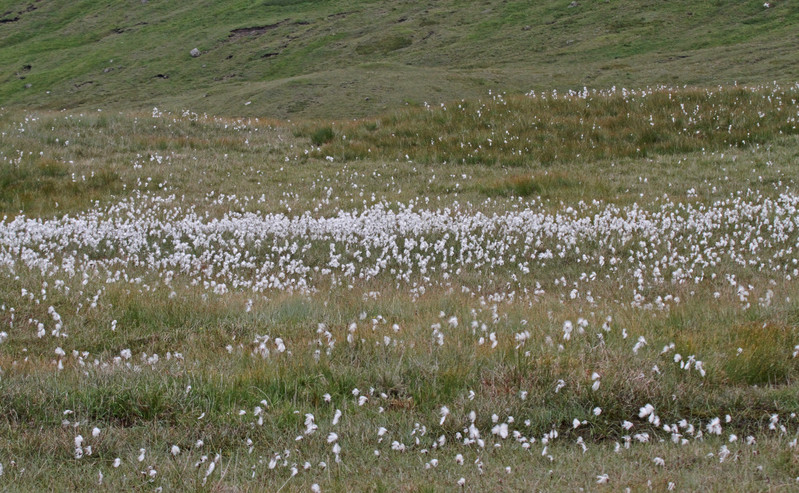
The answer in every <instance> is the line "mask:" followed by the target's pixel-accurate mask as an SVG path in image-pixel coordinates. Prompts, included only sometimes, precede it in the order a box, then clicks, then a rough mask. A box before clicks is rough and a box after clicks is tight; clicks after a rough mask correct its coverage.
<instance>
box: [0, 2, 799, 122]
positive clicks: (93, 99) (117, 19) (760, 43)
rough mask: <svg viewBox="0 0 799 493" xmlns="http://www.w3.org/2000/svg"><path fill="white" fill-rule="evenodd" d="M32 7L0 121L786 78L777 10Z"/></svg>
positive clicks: (24, 17) (21, 10)
mask: <svg viewBox="0 0 799 493" xmlns="http://www.w3.org/2000/svg"><path fill="white" fill-rule="evenodd" d="M32 5H33V7H34V9H28V6H29V4H28V3H24V2H16V1H5V2H3V5H2V6H1V7H0V11H2V12H7V13H6V14H5V16H4V17H3V18H2V19H4V20H9V21H10V20H12V19H17V18H18V20H14V21H13V22H3V23H0V74H3V75H2V76H0V101H2V104H3V105H4V106H9V105H11V106H15V107H20V106H23V107H36V108H46V109H61V108H90V109H96V108H97V107H102V108H103V109H106V110H111V109H114V110H118V109H122V110H129V109H130V108H131V107H133V108H135V109H144V110H149V109H151V108H152V107H153V106H158V107H164V108H168V109H171V110H174V111H181V110H183V109H185V108H189V109H192V110H194V111H197V112H199V113H203V112H208V113H211V114H217V115H246V116H254V115H269V116H272V117H288V118H297V117H309V116H310V117H326V118H345V117H355V116H366V115H369V116H373V115H375V114H378V113H380V112H382V111H384V110H385V109H391V108H397V107H399V106H401V105H404V104H405V103H407V102H410V103H413V104H422V103H423V102H425V101H427V102H429V103H439V102H451V101H455V100H458V99H461V98H464V97H465V98H476V97H483V96H485V94H486V93H487V91H488V89H495V90H505V91H508V92H510V93H522V92H526V91H528V90H531V89H537V90H538V89H542V88H546V89H551V88H553V87H556V88H558V89H560V90H565V89H568V88H571V89H577V88H582V87H583V86H588V87H605V88H606V87H610V86H613V85H615V86H618V87H621V86H626V87H642V86H645V85H656V84H668V85H683V84H688V85H700V86H708V85H716V84H725V85H729V84H732V83H734V82H736V81H737V82H739V83H750V84H751V83H762V82H770V81H772V80H778V81H782V82H788V81H794V80H796V79H797V77H798V76H799V73H798V72H797V69H796V67H797V66H799V59H797V54H796V50H795V49H793V48H794V46H795V44H796V33H795V29H794V27H795V26H796V24H797V22H799V17H798V15H799V14H797V12H796V9H793V8H791V4H789V3H786V2H775V3H774V5H773V6H772V8H768V9H766V8H764V7H763V5H762V3H760V4H759V3H756V2H734V1H719V2H706V3H702V4H696V3H695V2H687V1H684V0H681V1H677V2H668V3H662V2H643V3H641V2H638V3H635V4H634V5H628V4H624V3H621V2H617V1H610V2H581V3H580V5H579V6H578V7H575V8H569V2H568V1H566V0H563V1H556V2H535V3H532V4H531V3H530V2H517V1H513V2H500V1H498V0H489V1H485V2H480V3H470V4H468V5H462V4H461V3H458V2H452V1H446V2H437V3H436V4H435V5H433V4H415V3H412V2H411V3H400V4H396V3H386V2H382V1H375V0H361V1H358V2H344V1H342V0H334V1H326V2H320V1H306V2H286V3H275V2H267V3H265V4H253V3H251V2H244V1H241V0H231V1H226V2H223V3H220V2H211V1H202V2H199V3H197V2H195V3H192V4H191V5H188V4H187V5H180V6H176V5H172V4H167V3H162V2H148V3H140V4H136V5H134V6H131V5H129V4H128V3H126V2H119V1H114V2H110V3H108V4H104V5H103V6H102V7H100V6H97V5H95V4H94V3H92V2H86V1H81V2H65V1H55V2H48V3H46V4H41V5H40V4H32ZM243 30H244V31H243ZM195 47H196V48H198V49H199V50H200V51H201V52H202V55H201V56H200V57H197V58H192V57H191V56H190V55H189V51H190V50H191V49H193V48H195ZM159 74H161V75H165V76H168V78H160V77H158V75H159ZM28 85H30V86H29V87H27V86H28ZM298 85H299V86H300V88H298V87H297V86H298ZM248 101H249V102H250V103H251V104H249V105H246V106H245V103H246V102H248Z"/></svg>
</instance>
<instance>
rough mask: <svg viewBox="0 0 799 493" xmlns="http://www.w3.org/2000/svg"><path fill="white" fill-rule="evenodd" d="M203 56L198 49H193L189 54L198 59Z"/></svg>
mask: <svg viewBox="0 0 799 493" xmlns="http://www.w3.org/2000/svg"><path fill="white" fill-rule="evenodd" d="M201 54H202V53H200V50H198V49H197V48H192V50H191V51H190V52H189V55H191V56H192V57H193V58H197V57H198V56H200V55H201Z"/></svg>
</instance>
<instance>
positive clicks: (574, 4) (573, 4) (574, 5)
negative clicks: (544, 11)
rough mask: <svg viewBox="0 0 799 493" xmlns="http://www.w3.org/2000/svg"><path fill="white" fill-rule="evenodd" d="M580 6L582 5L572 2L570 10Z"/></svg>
mask: <svg viewBox="0 0 799 493" xmlns="http://www.w3.org/2000/svg"><path fill="white" fill-rule="evenodd" d="M579 6H580V4H579V3H577V2H576V1H574V2H572V3H570V4H569V8H570V9H573V8H574V7H579Z"/></svg>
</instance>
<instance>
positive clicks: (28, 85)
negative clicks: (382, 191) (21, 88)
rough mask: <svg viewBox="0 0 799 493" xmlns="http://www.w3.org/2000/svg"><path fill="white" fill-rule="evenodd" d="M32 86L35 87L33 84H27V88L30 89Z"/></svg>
mask: <svg viewBox="0 0 799 493" xmlns="http://www.w3.org/2000/svg"><path fill="white" fill-rule="evenodd" d="M31 87H33V84H25V89H30V88H31Z"/></svg>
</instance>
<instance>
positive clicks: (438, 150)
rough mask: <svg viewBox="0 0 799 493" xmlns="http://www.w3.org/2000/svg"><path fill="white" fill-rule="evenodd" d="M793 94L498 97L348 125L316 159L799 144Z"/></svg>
mask: <svg viewBox="0 0 799 493" xmlns="http://www.w3.org/2000/svg"><path fill="white" fill-rule="evenodd" d="M797 96H799V89H797V88H796V87H793V86H791V87H787V88H773V87H762V88H746V87H727V88H717V89H712V90H700V89H671V88H654V89H645V90H642V91H626V90H625V91H618V90H615V89H614V90H612V91H587V90H586V91H584V92H576V93H575V92H571V93H567V94H560V95H558V94H557V93H556V92H553V93H551V94H549V93H538V94H530V95H527V96H507V97H506V96H503V95H495V96H493V97H492V98H491V99H488V100H480V101H461V102H457V103H449V104H446V105H444V104H442V105H441V106H432V107H425V108H413V109H408V110H403V111H395V112H392V113H389V114H388V115H386V116H384V117H381V118H379V119H377V120H376V121H372V120H369V121H364V122H359V123H349V124H345V125H344V128H343V129H342V132H344V133H346V134H347V139H346V140H343V139H342V140H335V141H331V142H330V143H329V144H328V145H326V146H324V148H323V149H322V150H320V151H319V152H318V153H317V154H316V155H317V156H320V157H324V155H332V156H335V157H340V158H341V159H347V160H351V159H367V158H372V159H374V158H377V157H379V158H383V159H392V160H395V159H396V160H400V161H402V160H411V161H414V162H421V163H427V164H439V163H445V162H454V163H458V164H483V165H490V166H502V167H518V166H530V165H543V166H548V165H552V164H554V163H570V162H578V161H587V162H591V161H597V160H605V159H623V158H647V157H650V156H658V155H676V154H680V153H687V152H695V151H719V150H724V149H729V148H736V147H742V146H743V147H745V146H751V145H758V144H763V143H765V142H769V141H771V140H773V139H774V138H776V137H778V136H786V135H796V134H797V133H799V127H797V122H796V114H795V113H796V99H797Z"/></svg>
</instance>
